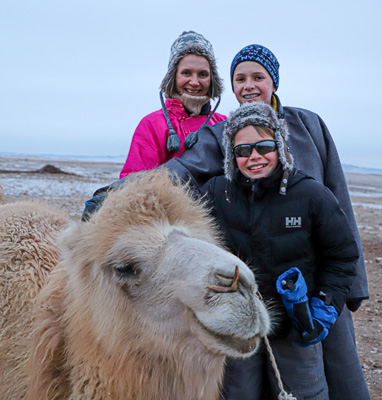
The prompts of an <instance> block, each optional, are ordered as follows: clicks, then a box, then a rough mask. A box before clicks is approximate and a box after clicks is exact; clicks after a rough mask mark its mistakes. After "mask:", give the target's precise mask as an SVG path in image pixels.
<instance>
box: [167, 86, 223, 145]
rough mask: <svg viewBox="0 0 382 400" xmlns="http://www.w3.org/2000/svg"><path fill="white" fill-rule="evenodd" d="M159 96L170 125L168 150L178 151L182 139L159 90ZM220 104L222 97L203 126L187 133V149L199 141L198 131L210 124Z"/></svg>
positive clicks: (185, 142)
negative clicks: (172, 122)
mask: <svg viewBox="0 0 382 400" xmlns="http://www.w3.org/2000/svg"><path fill="white" fill-rule="evenodd" d="M159 97H160V101H161V104H162V110H163V113H164V116H165V118H166V122H167V126H168V132H169V137H168V139H167V150H169V151H175V152H178V151H179V150H180V139H179V136H178V135H177V134H176V131H175V129H174V128H173V126H172V124H171V121H170V118H169V116H168V114H167V108H166V106H165V104H164V100H163V93H162V92H159ZM219 104H220V97H219V99H218V101H217V103H216V105H215V107H214V109H213V110H212V112H210V115H209V116H208V118H207V119H206V120H205V121H204V123H203V124H202V125H201V127H200V128H199V129H198V130H197V131H195V132H191V133H189V134H188V135H187V137H186V139H185V140H184V147H185V148H186V149H189V148H191V147H192V146H193V145H194V144H195V143H196V142H197V141H198V133H199V131H200V130H201V129H202V128H204V127H205V126H206V125H207V124H208V122H209V121H210V119H211V118H212V116H213V115H214V114H215V111H216V110H217V108H218V107H219Z"/></svg>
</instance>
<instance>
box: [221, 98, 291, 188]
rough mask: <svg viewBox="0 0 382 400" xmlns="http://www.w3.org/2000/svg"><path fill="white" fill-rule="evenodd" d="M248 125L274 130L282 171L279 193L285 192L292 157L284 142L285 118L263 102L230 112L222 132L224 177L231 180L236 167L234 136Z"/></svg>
mask: <svg viewBox="0 0 382 400" xmlns="http://www.w3.org/2000/svg"><path fill="white" fill-rule="evenodd" d="M248 125H252V126H255V127H256V126H267V127H268V128H270V129H272V130H274V132H275V140H276V142H277V151H278V156H279V157H278V158H279V161H280V164H281V165H282V168H283V171H284V174H283V177H282V181H281V186H280V194H285V193H286V187H287V184H288V176H289V172H290V171H291V169H292V167H293V158H292V155H291V154H290V153H289V149H288V146H287V144H286V140H287V139H288V136H289V133H288V129H287V126H286V122H285V120H284V119H279V118H278V117H277V115H276V112H275V111H274V110H273V108H272V107H270V106H269V105H268V104H265V103H256V102H253V103H248V104H244V105H242V106H240V107H239V108H238V109H237V110H235V111H233V112H231V113H230V115H229V118H228V120H227V122H226V123H225V126H224V132H223V146H224V148H225V158H224V172H225V176H226V178H227V179H228V180H232V178H233V175H234V171H235V169H236V168H237V163H236V159H235V156H234V154H233V151H232V149H233V147H234V145H233V141H234V138H235V136H236V134H237V133H238V132H239V131H240V130H241V129H243V128H245V127H246V126H248Z"/></svg>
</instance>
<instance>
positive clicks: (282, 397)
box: [256, 292, 297, 400]
mask: <svg viewBox="0 0 382 400" xmlns="http://www.w3.org/2000/svg"><path fill="white" fill-rule="evenodd" d="M256 296H257V297H258V298H259V300H260V301H263V297H262V296H261V294H260V292H257V293H256ZM264 342H265V346H266V348H267V351H268V354H269V358H270V360H271V364H272V368H273V371H274V373H275V377H276V380H277V386H278V387H279V389H280V393H279V395H278V397H277V399H278V400H297V399H296V397H294V396H293V394H292V393H287V392H286V391H285V389H284V385H283V382H282V380H281V375H280V371H279V369H278V367H277V362H276V359H275V356H274V354H273V351H272V347H271V344H270V343H269V339H268V337H267V336H265V337H264Z"/></svg>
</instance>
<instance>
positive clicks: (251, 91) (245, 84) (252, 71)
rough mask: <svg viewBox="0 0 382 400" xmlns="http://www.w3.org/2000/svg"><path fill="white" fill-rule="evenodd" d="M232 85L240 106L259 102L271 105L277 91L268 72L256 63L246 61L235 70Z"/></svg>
mask: <svg viewBox="0 0 382 400" xmlns="http://www.w3.org/2000/svg"><path fill="white" fill-rule="evenodd" d="M232 84H233V91H234V93H235V96H236V98H237V101H238V102H239V103H240V104H245V103H250V102H252V101H258V102H263V103H267V104H269V105H271V99H272V94H273V93H274V92H275V91H276V89H275V87H274V85H273V80H272V78H271V76H270V75H269V73H268V71H267V70H266V69H265V68H264V67H263V66H262V65H261V64H259V63H257V62H254V61H244V62H242V63H240V64H239V65H238V66H237V67H236V68H235V71H234V74H233V81H232Z"/></svg>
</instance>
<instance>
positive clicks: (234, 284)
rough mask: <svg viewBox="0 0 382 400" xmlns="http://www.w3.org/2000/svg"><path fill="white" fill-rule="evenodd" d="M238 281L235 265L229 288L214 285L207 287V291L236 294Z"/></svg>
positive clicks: (237, 271) (238, 276) (237, 270)
mask: <svg viewBox="0 0 382 400" xmlns="http://www.w3.org/2000/svg"><path fill="white" fill-rule="evenodd" d="M239 280H240V275H239V267H238V266H237V265H236V267H235V276H234V278H233V281H232V284H231V286H215V285H209V286H207V288H208V289H210V290H212V291H214V292H217V293H231V292H237V289H238V286H239Z"/></svg>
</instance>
